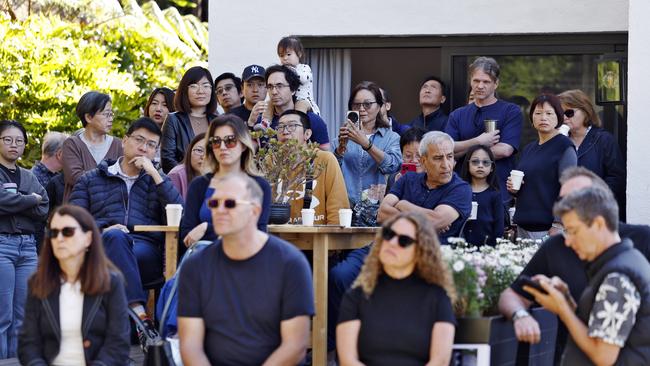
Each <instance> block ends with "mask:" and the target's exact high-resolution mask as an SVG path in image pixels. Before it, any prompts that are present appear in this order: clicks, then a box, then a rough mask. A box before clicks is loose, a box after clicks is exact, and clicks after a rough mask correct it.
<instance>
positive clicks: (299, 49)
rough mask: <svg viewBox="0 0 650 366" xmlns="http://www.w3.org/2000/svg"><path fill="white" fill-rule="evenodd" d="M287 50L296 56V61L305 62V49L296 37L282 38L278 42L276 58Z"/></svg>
mask: <svg viewBox="0 0 650 366" xmlns="http://www.w3.org/2000/svg"><path fill="white" fill-rule="evenodd" d="M288 48H291V49H292V50H293V52H295V53H296V55H298V60H300V62H301V63H304V62H305V47H303V45H302V42H300V38H298V37H296V36H289V37H284V38H282V39H281V40H280V42H278V56H280V54H281V53H282V52H284V51H286V50H287V49H288Z"/></svg>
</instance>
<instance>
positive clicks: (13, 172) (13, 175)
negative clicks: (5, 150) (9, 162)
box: [0, 164, 20, 188]
mask: <svg viewBox="0 0 650 366" xmlns="http://www.w3.org/2000/svg"><path fill="white" fill-rule="evenodd" d="M0 169H2V170H3V171H4V172H5V174H7V176H9V179H11V181H12V182H13V183H16V187H20V169H18V167H16V169H9V168H7V167H6V166H4V165H2V164H0ZM0 188H2V187H0Z"/></svg>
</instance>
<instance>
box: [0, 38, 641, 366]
mask: <svg viewBox="0 0 650 366" xmlns="http://www.w3.org/2000/svg"><path fill="white" fill-rule="evenodd" d="M278 56H279V61H280V64H278V65H272V66H269V67H267V68H264V67H262V66H260V65H250V66H247V67H245V68H244V70H243V72H242V75H241V78H239V77H238V76H236V75H235V74H234V73H232V72H227V73H223V74H221V75H219V76H217V77H216V78H215V79H213V77H212V75H211V74H210V72H209V71H208V70H207V69H205V68H202V67H192V68H190V69H189V70H187V71H186V72H185V73H184V75H183V76H182V78H181V79H180V82H179V85H178V86H177V87H176V88H175V90H172V89H170V88H166V87H160V88H156V89H154V90H153V92H152V93H151V95H150V97H149V99H148V101H147V104H146V106H144V116H143V117H141V118H139V119H137V120H135V121H133V122H132V123H131V125H130V126H129V128H128V130H127V132H126V135H125V136H123V137H122V138H119V137H116V136H112V135H111V134H110V133H111V129H112V125H113V116H114V111H113V107H112V104H111V98H110V96H109V95H107V94H104V93H101V92H97V91H90V92H88V93H86V94H84V95H83V96H82V97H81V99H80V100H79V103H78V105H77V108H76V114H77V117H78V118H79V121H80V122H81V125H82V127H83V128H82V129H81V130H79V131H76V132H74V133H73V134H71V135H70V136H69V135H67V134H63V133H57V132H49V133H48V134H46V135H45V137H44V141H43V144H42V157H41V160H40V161H38V162H36V164H35V165H34V167H33V169H32V170H31V171H29V170H26V169H24V168H21V167H20V166H19V165H18V164H17V162H18V160H19V159H20V158H21V156H22V154H23V152H24V149H25V146H26V144H27V143H28V136H27V132H26V131H25V128H24V127H23V125H22V124H21V123H19V122H16V121H11V120H3V121H0V142H1V143H0V182H1V183H2V190H0V274H1V278H2V280H1V281H2V283H3V286H2V288H3V290H0V292H2V296H1V297H0V307H1V308H2V309H3V310H2V311H0V359H1V358H11V357H16V356H18V357H19V358H20V360H21V362H23V363H24V364H53V365H70V364H84V363H85V364H91V363H94V362H98V363H101V364H113V365H124V364H126V363H127V358H128V343H129V339H128V338H129V325H128V315H127V310H128V309H131V310H132V311H133V312H134V313H135V314H137V315H138V316H139V317H140V318H141V320H142V324H144V326H142V327H138V329H137V334H138V338H139V340H140V341H141V343H142V344H145V343H146V339H147V338H151V337H155V336H156V334H157V332H156V328H155V325H154V324H155V323H154V320H153V318H152V315H153V314H148V313H147V309H146V301H147V290H149V289H152V288H159V287H160V286H161V285H162V283H163V282H164V277H163V274H162V272H163V258H162V255H163V252H164V248H163V245H164V239H163V236H162V235H163V234H162V233H153V232H135V231H134V226H135V225H166V224H167V221H166V215H165V207H166V206H167V205H168V204H179V205H183V206H184V210H183V216H182V219H181V222H180V229H179V249H180V251H181V253H182V252H184V251H185V248H187V247H190V246H192V245H194V244H196V243H198V242H201V241H203V242H206V243H213V244H212V245H207V246H205V249H202V251H201V255H194V256H191V257H189V258H187V260H186V261H185V262H184V265H183V270H182V271H180V274H179V277H178V279H177V281H179V284H178V288H179V292H178V301H177V307H178V311H177V313H178V319H177V320H178V328H177V330H178V336H179V338H180V350H181V354H182V358H183V360H184V362H185V364H186V365H204V364H205V365H207V364H263V363H264V364H300V363H301V362H302V361H303V360H304V358H305V352H306V350H307V346H308V337H309V321H310V317H311V316H313V315H314V311H315V310H314V302H313V289H312V284H311V274H310V268H309V262H308V261H307V260H306V257H305V256H304V255H303V254H302V253H301V252H300V251H299V250H297V249H296V248H295V247H294V246H293V245H291V244H290V243H288V242H285V241H283V240H281V239H279V238H277V237H274V236H273V235H270V234H267V232H266V231H267V225H268V223H269V215H270V210H271V196H272V194H273V192H271V186H270V185H269V182H267V180H266V179H265V177H264V176H263V175H262V174H261V173H260V170H259V169H258V167H257V164H256V159H255V158H256V151H257V149H258V148H259V144H264V141H263V140H255V139H253V138H252V137H251V133H252V132H253V131H257V130H265V129H267V128H272V129H275V130H276V131H277V139H278V140H279V141H280V142H286V141H288V140H290V139H293V140H297V141H298V143H299V144H306V143H307V142H314V143H316V144H317V145H318V146H319V147H320V149H321V150H320V151H319V152H318V153H317V155H316V159H315V160H316V161H317V163H318V164H319V165H321V166H323V169H322V172H321V173H320V174H319V175H318V176H317V177H315V179H313V181H311V180H310V181H309V182H307V183H305V184H308V185H309V187H307V188H308V189H304V192H305V193H304V195H303V196H300V197H297V198H294V199H293V200H292V201H291V218H292V220H291V222H298V221H299V218H300V210H301V209H303V208H312V209H314V210H315V220H314V222H315V223H316V224H325V225H339V224H340V223H339V216H338V211H339V209H352V210H353V225H355V226H381V229H380V230H379V232H378V234H377V237H376V239H375V241H374V242H373V244H370V245H368V246H366V247H363V248H360V249H356V250H353V251H350V252H346V253H339V255H337V256H336V260H333V262H334V263H332V266H331V268H330V273H329V284H328V285H329V288H328V312H329V313H328V318H329V324H328V350H329V351H330V352H331V353H330V354H331V356H332V359H334V358H338V362H340V364H341V365H357V364H374V365H379V364H400V365H410V364H414V365H415V364H429V365H446V364H448V363H449V360H450V357H451V347H452V344H453V338H454V329H455V318H454V314H453V310H452V303H453V300H454V299H455V290H454V287H453V281H452V279H451V275H450V273H449V272H448V269H447V268H446V265H445V264H444V263H443V262H442V258H441V251H440V245H446V244H447V238H449V237H458V236H463V237H465V238H466V239H467V241H468V242H470V243H472V244H474V245H478V246H480V245H495V243H496V239H497V238H500V237H502V236H503V235H504V228H505V227H506V226H507V225H508V223H509V222H510V220H512V224H514V225H516V226H517V235H518V237H522V238H533V239H546V238H548V237H550V239H548V240H546V241H545V242H544V244H543V245H542V247H541V249H540V250H539V252H538V253H537V254H536V255H535V257H534V258H533V260H532V261H531V262H530V263H529V265H528V266H527V267H526V268H525V269H524V274H528V275H530V276H535V275H537V277H535V278H536V279H537V280H538V281H539V282H540V283H541V286H542V288H543V289H544V290H545V292H542V291H539V290H535V289H531V288H530V287H524V286H519V285H517V284H513V287H512V288H511V289H509V290H507V291H506V292H504V294H503V295H502V298H501V304H500V306H501V310H502V311H503V313H504V315H506V316H508V317H512V318H513V321H514V326H515V330H516V332H517V336H518V337H519V338H520V339H521V340H524V341H529V342H537V341H539V336H540V335H539V326H538V325H537V324H536V323H535V320H534V319H532V318H531V317H530V314H528V312H527V310H526V309H527V308H528V307H529V306H531V305H532V304H533V302H537V303H538V304H541V305H543V306H545V307H547V308H548V309H549V310H551V311H553V312H554V313H557V314H558V316H559V317H560V320H562V322H564V323H565V324H566V328H561V329H560V334H559V336H558V344H559V348H561V349H564V350H565V353H566V354H567V355H566V360H565V363H566V364H575V363H574V362H578V361H576V360H586V359H589V360H591V361H592V362H594V363H598V362H600V360H607V361H612V360H616V356H612V353H611V352H610V351H612V349H616V351H617V353H616V355H618V357H619V358H620V359H623V358H624V359H626V360H629V362H632V363H634V362H635V361H639V362H641V361H640V360H644V361H645V362H646V363H647V362H649V361H648V358H647V357H648V356H647V355H646V354H648V355H650V352H646V351H647V349H646V347H648V346H650V343H648V341H646V339H645V338H646V337H645V333H644V331H643V330H642V329H639V327H641V326H644V325H645V322H646V321H647V320H646V317H647V313H648V310H650V303H648V302H647V301H650V300H649V299H650V298H649V297H648V294H649V292H648V291H650V290H648V289H649V288H650V287H649V286H650V266H649V265H648V263H647V262H644V260H645V259H644V258H643V256H641V257H639V255H638V252H637V251H635V250H633V249H632V248H633V247H637V248H638V249H639V250H641V251H642V252H643V253H644V254H646V250H647V249H648V248H645V247H644V246H643V245H646V246H648V245H650V235H648V230H646V229H645V228H643V229H641V228H637V229H636V230H633V229H632V226H629V225H626V224H620V225H619V223H618V208H617V204H616V199H615V198H619V199H620V197H621V196H622V195H623V192H624V188H625V169H624V163H623V160H622V157H621V153H620V150H619V148H618V146H616V143H615V141H614V139H613V137H612V136H611V134H609V133H608V132H606V131H604V130H603V129H602V128H601V127H600V125H601V124H600V120H599V118H598V116H597V114H596V112H595V109H594V106H593V104H592V103H591V101H590V99H589V97H588V96H587V95H585V93H583V92H582V91H580V90H569V91H565V92H563V93H561V94H560V95H558V96H556V95H552V94H541V95H539V96H538V97H537V98H535V100H534V101H533V103H532V105H531V107H530V111H529V117H530V120H531V122H532V125H533V127H534V128H535V130H536V131H537V135H538V136H537V137H538V138H537V139H536V140H535V141H533V142H531V143H530V144H528V145H527V146H525V147H524V148H522V149H520V146H519V144H520V139H521V131H522V124H523V120H524V118H523V116H522V113H521V111H520V108H519V107H518V106H517V105H515V104H512V103H509V102H507V101H504V100H502V99H499V98H498V97H497V94H496V91H497V88H498V86H499V75H500V69H499V65H498V64H497V62H496V61H495V60H494V59H492V58H489V57H479V58H477V59H476V60H475V61H474V62H473V63H472V64H471V65H470V66H469V77H470V84H471V90H472V97H473V99H472V101H470V102H469V103H468V104H467V105H465V106H463V107H461V108H458V109H456V110H454V111H452V112H451V113H450V114H449V116H447V115H446V114H445V113H444V112H443V110H442V108H441V106H442V104H443V103H444V102H445V100H446V95H447V93H448V91H447V87H446V85H445V83H444V82H443V81H442V80H441V79H439V78H437V77H434V76H432V77H427V78H425V79H424V80H423V82H422V84H421V86H420V91H419V102H420V106H421V114H419V115H418V116H416V117H415V118H414V119H413V120H412V121H411V122H409V123H405V124H401V123H399V122H397V121H396V120H395V119H394V118H393V117H392V115H391V114H390V110H391V107H392V106H391V104H390V94H389V92H388V91H387V90H385V89H382V88H381V87H380V86H379V85H378V84H377V83H376V82H371V81H364V82H361V83H359V84H358V85H356V86H355V87H354V88H353V89H352V91H351V93H350V98H349V101H348V108H349V110H350V111H352V112H356V116H357V117H358V120H355V118H353V116H350V115H349V114H348V116H350V117H349V118H347V119H346V120H345V121H324V120H323V118H321V116H320V113H319V108H318V106H317V105H316V102H315V98H314V93H313V85H312V84H313V76H312V74H311V70H310V68H309V66H308V65H306V64H304V49H303V48H302V45H301V44H300V41H299V40H298V39H297V38H295V37H287V38H284V39H282V40H281V41H280V43H279V44H278ZM218 107H220V108H221V110H223V112H224V113H222V114H220V115H218V114H219V113H218V111H217V110H218ZM328 124H337V125H339V124H340V129H339V131H338V136H336V138H330V136H328V133H327V131H328V130H327V125H328ZM488 125H490V128H488ZM562 125H566V126H568V127H569V128H568V133H567V134H566V135H564V134H563V133H561V131H560V128H559V127H560V126H562ZM576 166H581V167H584V168H576ZM513 169H515V170H517V171H520V172H522V173H523V176H524V179H523V181H522V182H514V179H513V177H511V176H510V174H511V171H512V170H513ZM583 180H586V181H588V184H587V183H585V182H582V181H583ZM576 181H580V182H578V183H581V184H582V185H580V184H577V183H576ZM518 183H521V184H518ZM592 186H593V187H592ZM590 187H592V188H590ZM306 192H309V196H307V193H306ZM558 197H562V198H561V200H559V201H558ZM510 207H514V208H515V210H514V212H515V213H514V216H513V217H510V215H509V210H508V209H509V208H510ZM585 207H586V208H585ZM619 230H620V231H621V237H624V238H627V237H629V238H630V239H631V240H627V239H626V240H623V241H622V243H621V244H619V245H614V244H618V243H619V242H621V239H620V237H619V236H618V231H619ZM627 230H630V231H627ZM586 231H589V233H591V234H588V233H584V232H586ZM639 231H640V232H642V234H639V235H638V236H636V237H635V236H634V234H633V233H632V232H639ZM628 234H629V236H628ZM565 241H566V243H567V245H568V246H569V247H570V248H571V249H574V250H575V252H576V253H577V254H574V252H573V251H572V250H571V249H569V248H568V247H566V246H564V242H565ZM592 244H593V245H594V247H593V248H592V247H589V245H592ZM611 248H615V249H611ZM37 250H38V251H40V256H39V257H38V258H37ZM610 252H611V253H610ZM602 253H606V254H607V255H601V254H602ZM605 257H606V258H605ZM646 257H647V255H646ZM604 258H605V259H604ZM333 259H334V258H333ZM558 259H559V261H558ZM627 261H629V263H628V262H627ZM587 262H596V263H597V264H598V265H597V268H592V266H591V265H586V264H585V263H587ZM610 262H611V263H610ZM581 268H584V272H581V270H579V269H581ZM576 271H578V272H580V273H578V274H577V275H576ZM560 279H561V280H560ZM604 286H610V287H612V288H616V289H617V291H618V293H616V294H607V293H605V292H606V290H605V289H603V287H604ZM583 290H584V292H583ZM601 292H602V293H603V294H602V296H601V295H600V294H601ZM581 293H582V294H583V295H582V297H580V294H581ZM585 293H587V295H585ZM567 294H568V295H569V296H572V297H573V298H574V299H580V301H579V302H578V304H577V313H574V311H573V308H571V307H570V305H567V302H566V300H564V298H565V295H567ZM595 294H599V295H597V298H596V300H595V301H594V299H593V296H594V295H595ZM588 295H589V296H591V297H590V298H586V297H588ZM598 296H600V297H598ZM611 296H615V297H616V299H618V300H620V301H623V300H621V299H623V298H624V299H625V304H626V305H625V306H627V308H630V309H631V310H629V311H626V313H625V315H621V317H624V323H625V324H624V326H621V327H618V328H617V329H616V330H612V329H610V328H611V325H610V324H606V323H607V321H603V320H602V319H601V318H602V317H601V316H600V315H598V314H597V313H595V311H597V310H598V309H602V308H603V306H605V307H606V306H608V305H606V304H605V305H604V301H606V300H607V299H610V298H611ZM567 297H568V296H567ZM630 298H631V299H632V300H630ZM260 299H264V301H260ZM562 301H565V302H562ZM627 308H626V309H627ZM396 309H398V311H396ZM567 309H569V310H567ZM576 314H577V315H576ZM594 314H595V315H594ZM596 318H597V319H598V320H594V319H596ZM635 319H636V320H637V321H636V322H635ZM617 321H618V320H617ZM406 324H408V329H406V328H405V325H406ZM587 327H588V329H587ZM567 339H568V340H569V342H568V344H567V346H566V348H564V347H563V346H564V341H566V340H567ZM592 346H595V348H591V347H592ZM640 348H642V351H643V352H641V355H639V352H637V351H639V349H640ZM335 350H337V351H338V354H335V353H334V351H335ZM557 354H558V360H559V355H561V354H562V351H561V350H560V351H559V352H558V353H557ZM612 357H613V358H612ZM641 363H643V362H641Z"/></svg>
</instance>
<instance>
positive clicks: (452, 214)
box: [395, 200, 460, 231]
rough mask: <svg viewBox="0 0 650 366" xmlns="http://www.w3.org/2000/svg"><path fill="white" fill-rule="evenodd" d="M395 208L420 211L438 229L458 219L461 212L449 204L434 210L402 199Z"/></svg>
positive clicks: (400, 210) (404, 210)
mask: <svg viewBox="0 0 650 366" xmlns="http://www.w3.org/2000/svg"><path fill="white" fill-rule="evenodd" d="M395 208H396V209H397V210H399V212H419V213H421V214H423V215H425V216H426V217H427V218H428V219H429V220H430V221H431V222H432V223H433V225H434V227H435V229H436V231H439V230H442V229H445V228H447V227H449V226H451V224H452V223H453V222H454V221H456V219H457V218H458V217H460V214H459V213H458V211H456V209H455V208H453V207H451V206H449V205H444V204H443V205H438V206H436V208H434V209H433V210H430V209H428V208H424V207H420V206H417V205H414V204H412V203H411V202H409V201H406V200H401V201H399V202H397V204H396V205H395Z"/></svg>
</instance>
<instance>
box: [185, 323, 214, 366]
mask: <svg viewBox="0 0 650 366" xmlns="http://www.w3.org/2000/svg"><path fill="white" fill-rule="evenodd" d="M178 336H179V339H180V348H181V358H182V359H183V364H184V365H187V366H203V365H205V366H210V361H209V360H208V356H206V355H205V352H204V351H203V339H204V338H205V324H204V323H203V318H188V317H183V316H179V317H178Z"/></svg>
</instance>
